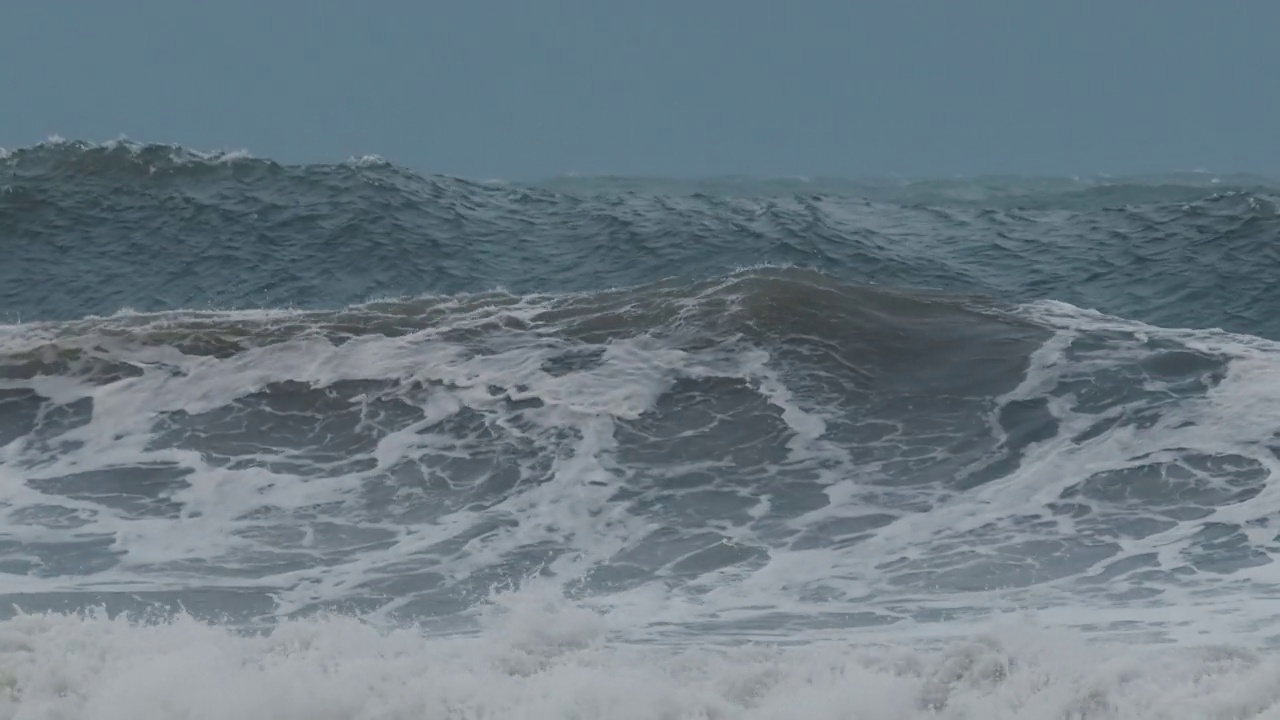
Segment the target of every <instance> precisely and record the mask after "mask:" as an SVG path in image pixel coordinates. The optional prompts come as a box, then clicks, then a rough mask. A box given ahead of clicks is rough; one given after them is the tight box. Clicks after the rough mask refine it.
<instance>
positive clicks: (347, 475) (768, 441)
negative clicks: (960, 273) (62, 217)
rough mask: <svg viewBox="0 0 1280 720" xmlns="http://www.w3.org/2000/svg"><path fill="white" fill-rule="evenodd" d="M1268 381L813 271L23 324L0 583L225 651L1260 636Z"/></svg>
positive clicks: (1213, 343)
mask: <svg viewBox="0 0 1280 720" xmlns="http://www.w3.org/2000/svg"><path fill="white" fill-rule="evenodd" d="M1277 368H1280V348H1277V347H1276V346H1275V344H1274V343H1273V342H1271V341H1267V340H1264V339H1261V338H1257V337H1252V336H1243V335H1232V334H1229V333H1225V332H1222V331H1216V330H1176V329H1164V328H1159V327H1156V326H1151V325H1146V324H1143V323H1137V322H1134V321H1128V320H1122V319H1119V318H1115V317H1111V316H1106V315H1102V314H1099V313H1096V312H1093V311H1087V310H1082V309H1080V308H1076V307H1074V306H1070V305H1066V304H1062V303H1036V304H1031V305H1026V306H1016V307H1014V306H1004V305H1001V304H998V303H993V302H991V301H989V300H985V299H982V298H977V297H960V296H949V295H940V294H930V293H918V292H905V291H898V290H886V289H882V288H876V287H868V286H858V285H850V284H847V283H844V282H842V281H840V280H838V279H836V278H833V277H832V276H829V275H826V274H823V273H818V272H816V271H813V270H807V269H802V268H790V269H776V268H760V269H753V270H746V271H742V272H739V273H735V274H732V275H729V276H726V277H722V278H719V279H715V280H708V281H704V282H701V283H693V284H689V283H686V282H684V281H677V280H670V281H666V282H661V283H656V284H649V285H645V286H639V287H632V288H623V289H617V290H610V291H602V292H591V293H572V294H548V295H516V294H510V293H485V294H476V295H461V296H452V297H432V298H422V299H417V300H405V301H384V302H377V303H369V304H364V305H359V306H353V307H350V308H346V309H342V310H337V311H320V310H316V311H302V310H293V311H285V310H276V311H252V312H251V311H245V312H238V313H217V312H191V311H186V312H179V313H162V314H138V313H133V314H122V315H117V316H111V317H104V318H93V319H84V320H78V321H71V322H65V323H59V322H42V323H29V324H23V325H18V326H7V327H5V328H3V330H2V331H0V458H2V459H3V465H0V473H3V475H4V478H3V479H4V482H3V483H0V486H3V487H4V488H6V491H5V493H6V494H5V495H4V496H3V497H0V501H3V502H4V503H5V506H6V510H5V518H6V520H7V523H6V528H7V529H6V533H5V535H4V537H3V542H4V543H7V545H3V546H0V548H7V549H5V550H4V555H3V556H2V557H0V567H3V568H5V569H6V572H8V573H10V575H9V577H10V580H9V581H8V582H7V585H6V592H8V593H10V595H9V596H8V597H7V598H6V599H7V600H9V601H10V602H11V603H13V604H16V605H17V606H19V607H23V608H25V609H28V610H40V609H59V610H76V609H82V608H84V607H87V606H94V605H102V606H104V607H107V608H108V609H110V610H112V611H113V612H118V611H126V610H130V609H132V611H134V612H138V611H140V610H141V609H143V608H146V607H163V608H168V609H169V611H172V610H173V608H174V607H185V608H187V609H188V610H189V611H191V612H196V613H197V614H203V613H204V612H213V611H215V610H216V613H218V615H219V616H226V617H231V618H236V619H237V621H239V622H256V621H264V620H266V619H279V618H285V617H294V616H300V615H313V614H316V613H323V612H333V611H340V612H343V613H354V614H357V615H361V616H368V617H371V618H381V619H386V620H397V619H398V620H400V621H403V620H406V619H413V620H414V621H415V622H425V623H428V624H430V625H431V626H432V627H434V628H436V629H441V630H444V629H449V630H458V629H465V628H468V627H472V628H473V629H474V621H475V617H474V614H473V610H474V608H476V607H477V604H478V603H481V602H483V600H484V598H486V597H488V596H489V594H490V593H491V592H492V591H493V589H494V588H495V587H505V586H515V587H519V586H523V585H524V584H526V583H527V582H530V581H532V580H533V579H534V578H537V577H542V578H544V579H549V580H550V581H551V582H553V583H554V584H555V586H556V587H557V588H559V589H561V590H562V591H563V592H564V593H566V594H567V596H569V597H571V598H575V599H576V600H577V601H579V602H580V603H582V604H583V606H584V607H588V608H595V609H602V610H610V611H615V612H616V611H619V610H620V609H621V610H628V609H629V613H630V616H632V617H635V618H644V620H643V622H642V623H641V624H640V625H639V626H638V627H635V628H632V636H633V637H652V638H663V637H676V638H680V637H686V636H688V635H689V634H694V635H702V634H706V633H712V634H714V635H716V636H718V637H734V636H741V637H758V638H773V639H778V638H792V639H797V640H798V639H809V640H816V639H819V638H821V637H823V636H825V635H827V634H829V633H830V632H832V631H833V629H848V628H875V627H879V626H903V627H911V626H915V625H932V624H937V623H939V622H941V621H945V622H946V623H948V624H957V623H961V622H962V621H964V620H965V619H966V618H969V619H976V618H981V617H983V616H985V615H986V614H988V613H990V612H991V611H992V610H999V609H1008V608H1014V607H1018V608H1024V609H1038V610H1041V611H1044V612H1051V611H1052V608H1055V607H1088V608H1091V611H1090V613H1086V614H1085V616H1087V617H1090V618H1091V620H1090V623H1092V624H1096V625H1098V629H1105V630H1107V631H1109V632H1115V631H1119V630H1123V629H1129V630H1136V629H1141V630H1143V631H1144V632H1148V633H1151V634H1152V635H1154V636H1164V637H1168V636H1171V635H1177V634H1179V633H1194V632H1198V631H1201V630H1204V631H1206V632H1207V631H1208V630H1209V629H1211V628H1216V629H1219V630H1220V629H1221V628H1222V626H1223V624H1227V625H1231V626H1232V627H1237V626H1239V625H1241V624H1244V625H1248V626H1249V627H1251V628H1252V629H1253V630H1252V631H1253V632H1255V633H1263V632H1264V630H1266V629H1269V628H1271V623H1272V621H1271V620H1267V619H1265V618H1263V617H1260V616H1258V615H1256V614H1254V613H1252V612H1241V611H1239V610H1238V609H1237V610H1236V611H1234V612H1233V613H1229V614H1220V613H1215V612H1212V611H1211V608H1213V607H1216V605H1215V603H1236V605H1232V607H1237V608H1238V603H1239V592H1245V593H1247V594H1254V595H1257V596H1267V595H1268V594H1269V593H1271V592H1272V589H1271V584H1270V583H1271V581H1270V579H1269V577H1270V575H1269V571H1268V566H1269V565H1270V563H1271V557H1272V554H1273V553H1274V552H1275V551H1276V548H1275V547H1274V541H1273V539H1272V538H1273V536H1274V534H1275V531H1274V528H1273V520H1272V518H1274V517H1275V516H1276V509H1277V505H1276V502H1277V500H1276V497H1275V494H1274V493H1272V492H1271V490H1270V488H1269V479H1270V478H1271V477H1272V473H1273V472H1274V469H1275V468H1276V463H1277V460H1276V456H1275V454H1274V452H1273V450H1272V449H1271V448H1272V446H1273V445H1274V441H1275V435H1274V432H1275V431H1274V428H1275V427H1277V426H1280V417H1276V416H1275V410H1274V408H1275V407H1280V402H1278V401H1277V398H1276V396H1275V389H1276V388H1277V387H1280V385H1277V384H1276V383H1275V382H1274V378H1275V377H1276V373H1277V372H1278V370H1277ZM1228 589H1234V592H1231V593H1226V590H1228ZM1223 593H1226V594H1225V595H1224V594H1223ZM1224 598H1228V599H1224ZM33 599H35V600H34V602H36V603H37V604H36V606H34V607H33V606H32V605H31V603H32V602H33ZM196 608H206V609H207V610H205V611H197V610H196ZM1104 617H1105V618H1109V619H1108V620H1105V621H1102V620H1099V619H1098V618H1104ZM1237 629H1238V627H1237ZM1267 631H1269V630H1267Z"/></svg>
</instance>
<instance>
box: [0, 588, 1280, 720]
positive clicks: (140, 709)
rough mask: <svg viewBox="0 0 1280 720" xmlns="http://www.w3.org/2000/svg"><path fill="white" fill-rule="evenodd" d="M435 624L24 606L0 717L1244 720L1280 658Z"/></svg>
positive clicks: (516, 617)
mask: <svg viewBox="0 0 1280 720" xmlns="http://www.w3.org/2000/svg"><path fill="white" fill-rule="evenodd" d="M500 604H501V607H500V608H499V610H498V611H497V612H494V613H492V614H491V616H490V617H488V618H487V619H486V621H485V624H484V628H483V629H482V631H481V632H480V633H479V634H477V635H475V636H467V637H432V636H429V635H425V634H423V633H421V632H419V631H416V630H411V629H399V630H391V631H385V630H379V629H376V628H374V627H371V626H369V625H367V624H365V623H362V622H360V621H357V620H354V619H350V618H343V617H334V618H327V619H311V620H303V621H286V622H283V623H281V624H280V625H279V626H278V627H276V628H275V629H274V630H272V631H271V632H270V633H268V634H265V635H243V634H237V633H235V632H233V631H231V630H229V629H226V628H223V627H217V626H210V625H206V624H201V623H198V622H196V621H193V620H190V619H186V618H178V619H176V620H173V621H170V622H166V623H162V624H143V623H131V622H128V621H125V620H122V619H119V618H117V619H107V618H105V617H101V616H100V617H89V618H84V617H73V616H60V615H34V616H23V617H18V618H15V619H12V620H9V621H6V622H3V623H0V718H3V719H4V720H28V719H35V718H42V719H43V718H76V719H77V720H125V719H126V718H128V719H129V720H150V719H152V718H155V719H156V720H160V719H164V720H171V719H173V718H187V719H189V720H205V719H208V720H214V719H219V720H221V719H223V718H225V719H228V720H230V719H232V718H234V719H237V720H239V719H240V718H274V719H277V720H291V719H293V718H297V719H298V720H302V719H304V718H305V719H306V720H325V719H331V720H351V719H359V720H383V719H386V720H391V719H404V720H408V719H410V718H413V719H415V720H416V719H418V718H455V719H457V720H471V719H475V720H479V719H481V718H484V719H486V720H503V719H505V718H513V719H515V718H520V719H522V720H540V719H544V718H545V719H546V720H553V719H554V720H562V719H564V718H575V719H580V720H587V719H595V718H600V719H601V720H604V719H606V718H607V719H609V720H650V719H652V720H684V719H688V720H707V719H712V718H714V719H718V720H730V719H734V720H738V719H741V720H765V719H769V720H797V719H805V720H809V719H813V720H907V719H909V718H925V717H929V718H939V719H955V720H961V719H964V720H978V719H981V720H1065V719H1077V720H1083V719H1084V718H1088V719H1089V720H1108V719H1115V720H1144V719H1146V718H1151V719H1156V718H1159V719H1162V720H1169V719H1173V718H1186V719H1188V720H1191V719H1195V720H1227V719H1228V718H1231V719H1233V720H1239V719H1243V718H1259V719H1264V718H1277V717H1280V704H1278V703H1280V659H1277V658H1275V657H1272V656H1270V655H1258V654H1255V653H1252V652H1249V651H1244V650H1232V649H1230V648H1222V647H1216V648H1199V649H1197V648H1178V649H1173V650H1169V649H1157V648H1141V647H1139V648H1134V647H1123V646H1110V645H1088V644H1085V643H1084V642H1082V641H1081V640H1080V639H1079V638H1078V637H1075V636H1072V635H1070V634H1066V633H1062V632H1054V631H1045V630H1039V629H1035V628H1032V627H1029V626H1025V625H1023V626H1020V627H1016V628H1015V627H1012V626H996V627H992V628H991V629H990V631H989V632H987V633H984V634H982V635H976V636H972V637H969V638H965V639H957V640H952V641H947V642H943V643H941V644H937V645H933V646H919V645H912V644H909V643H905V642H894V641H892V640H890V641H888V642H882V643H876V644H868V643H865V642H855V641H854V640H852V639H845V640H838V639H833V640H831V641H828V642H824V643H818V644H812V645H807V646H799V647H777V646H765V645H754V646H752V645H747V646H714V645H685V646H661V645H636V644H629V643H626V642H624V641H621V640H618V639H616V638H613V637H611V636H610V633H609V622H608V619H607V618H600V617H598V616H596V615H595V614H593V613H590V612H585V611H582V610H580V609H577V608H573V607H572V606H567V605H565V604H564V603H546V602H545V601H544V600H543V599H541V598H537V597H527V596H526V597H519V596H517V597H515V598H505V599H500Z"/></svg>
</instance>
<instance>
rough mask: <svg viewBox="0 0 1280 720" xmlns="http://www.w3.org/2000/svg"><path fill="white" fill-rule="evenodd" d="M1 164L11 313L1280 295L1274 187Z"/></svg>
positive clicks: (151, 163)
mask: <svg viewBox="0 0 1280 720" xmlns="http://www.w3.org/2000/svg"><path fill="white" fill-rule="evenodd" d="M0 172H3V175H4V178H3V180H0V186H3V190H2V191H0V228H3V232H4V234H5V237H7V238H10V239H11V242H10V244H9V245H8V249H7V250H6V253H7V256H6V258H5V262H2V263H0V308H2V309H0V314H2V315H3V317H4V318H5V319H7V320H8V321H10V322H16V321H19V320H30V319H59V320H69V319H74V318H78V317H83V316H85V315H91V314H93V315H102V314H110V313H113V312H116V311H118V310H120V309H122V308H132V309H134V310H136V311H140V312H154V311H165V310H177V309H179V308H200V309H221V310H234V309H253V308H272V307H294V308H300V309H331V310H332V309H337V308H341V307H344V306H349V305H353V304H358V303H362V302H367V301H369V300H372V299H378V298H387V297H414V296H421V295H428V294H436V295H455V294H459V293H477V292H484V291H488V290H492V289H494V288H495V287H500V288H505V289H507V290H509V291H511V292H514V293H519V294H528V293H535V292H590V291H598V290H603V289H606V288H609V287H630V286H637V285H643V284H647V283H651V282H654V281H656V280H658V279H661V278H683V279H684V280H687V281H699V280H709V279H714V278H716V277H720V276H722V275H723V274H724V273H725V272H726V271H728V270H730V269H732V268H741V267H755V266H759V265H774V266H796V267H803V268H809V269H813V270H817V271H821V272H824V273H826V274H829V275H832V276H833V277H837V278H839V279H840V280H841V281H843V282H846V283H852V284H875V285H878V286H890V287H905V288H915V289H921V290H934V291H940V292H950V293H958V294H985V295H988V296H991V297H993V298H996V299H997V300H999V301H1001V302H1005V303H1009V304H1016V303H1026V302H1033V301H1038V300H1059V301H1063V302H1069V303H1072V304H1075V305H1078V306H1083V307H1092V308H1097V309H1099V310H1101V311H1104V312H1107V313H1110V314H1114V315H1120V316H1124V317H1131V318H1134V319H1139V320H1142V321H1145V322H1150V323H1154V324H1158V325H1164V326H1191V327H1221V328H1224V329H1227V330H1232V331H1236V332H1244V333H1249V334H1254V335H1263V336H1269V337H1280V324H1278V323H1280V320H1277V319H1276V317H1275V314H1274V313H1268V312H1266V308H1269V307H1274V306H1276V305H1277V303H1280V294H1278V293H1280V289H1277V288H1280V286H1277V285H1276V283H1274V282H1272V281H1271V280H1272V276H1273V274H1274V273H1273V270H1274V268H1275V267H1276V263H1277V257H1276V252H1277V250H1276V248H1275V243H1274V242H1273V239H1274V237H1275V236H1276V233H1277V232H1280V215H1278V214H1277V212H1276V196H1275V193H1274V191H1272V190H1267V189H1259V188H1257V187H1253V188H1244V187H1237V188H1234V189H1233V188H1232V187H1227V186H1226V185H1224V184H1207V185H1206V184H1203V183H1201V184H1200V185H1196V184H1194V183H1191V182H1190V181H1185V182H1184V183H1183V184H1182V185H1177V186H1174V185H1162V184H1145V185H1141V184H1137V183H1136V181H1133V182H1130V183H1128V184H1123V183H1120V184H1112V185H1100V184H1097V183H1094V184H1089V183H1084V184H1080V183H1076V182H1075V181H1071V182H1068V183H1067V184H1065V185H1063V184H1062V182H1058V181H1049V180H1044V181H1032V180H1027V181H1019V182H1021V183H1022V184H1020V185H1019V184H1017V183H1014V182H1013V181H1008V183H1013V184H1008V183H1006V184H1008V187H1009V188H1015V189H1010V190H1008V192H1010V193H1013V194H1015V195H1018V196H1020V197H1024V198H1028V199H1030V200H1034V202H1030V201H1029V202H1028V203H1024V204H1027V205H1028V208H1022V209H1019V208H1017V207H1015V206H1014V205H1010V204H1008V203H1004V202H1003V201H999V202H997V201H996V200H994V199H991V198H988V199H985V200H984V199H982V198H983V197H986V196H985V195H983V193H987V190H981V191H976V192H978V199H976V200H974V201H973V202H968V201H965V202H952V201H949V200H946V199H945V198H943V197H941V196H942V195H947V194H948V193H951V192H952V190H956V191H957V192H959V191H960V190H961V189H963V188H968V187H971V186H973V187H977V186H976V185H973V183H978V184H979V185H981V183H979V181H973V182H972V183H970V184H965V182H961V183H959V184H958V185H957V184H956V183H943V184H941V185H937V183H935V184H934V185H928V187H925V186H924V185H921V184H920V183H916V184H913V185H911V186H910V187H911V188H914V189H910V190H909V191H906V192H907V193H908V195H910V194H911V193H916V195H917V196H916V197H915V198H914V199H912V197H908V196H897V195H892V193H891V194H890V195H884V196H883V197H879V199H871V200H868V199H867V196H868V194H867V193H863V192H862V191H861V190H859V189H858V188H860V187H863V185H857V184H844V185H841V184H839V183H837V184H827V185H823V184H822V183H821V182H818V181H813V182H804V183H801V184H800V185H795V186H794V187H793V185H792V184H788V183H795V182H799V181H776V182H774V181H769V182H760V183H755V184H752V183H747V182H745V181H743V182H740V183H738V185H739V186H741V187H744V188H746V187H750V188H754V190H753V191H752V192H750V193H747V192H735V191H733V190H732V188H726V187H724V183H721V182H718V181H711V180H709V181H705V182H703V183H702V184H698V183H692V184H690V183H683V182H681V181H653V182H652V183H649V184H648V185H646V186H645V187H644V188H640V189H636V188H634V187H628V186H626V185H625V184H620V183H621V181H614V180H590V179H579V180H575V181H574V183H578V184H577V185H572V186H565V185H564V182H563V181H556V182H552V183H549V184H544V185H537V184H534V185H530V184H524V185H521V184H492V183H473V182H469V181H466V180H461V179H456V178H448V177H425V176H422V175H419V174H416V173H414V172H411V171H409V170H406V169H404V168H399V167H396V166H394V165H391V164H388V163H386V162H381V161H378V160H373V159H368V160H355V161H352V162H347V163H340V164H331V165H282V164H278V163H275V162H273V161H271V160H266V159H259V158H253V157H248V156H243V155H237V154H221V155H218V154H214V155H207V154H200V153H195V152H194V151H188V150H185V149H182V148H178V147H173V146H159V145H136V144H130V143H115V144H107V145H102V146H89V145H86V144H83V143H70V142H58V143H51V144H45V145H39V146H36V147H34V148H28V149H23V150H18V151H14V152H13V153H11V154H10V155H9V156H8V157H6V158H5V159H4V160H2V161H0ZM646 182H647V181H646ZM700 182H702V181H700ZM966 182H968V181H966ZM1001 182H1004V181H1001ZM1063 182H1066V181H1063ZM593 183H594V184H593ZM779 183H781V184H779ZM990 184H991V183H987V185H990ZM996 184H997V185H998V183H996ZM987 185H982V187H987ZM865 187H867V188H870V187H878V186H875V185H874V183H873V184H869V185H866V186H865ZM886 187H889V186H886ZM895 187H896V186H895ZM1001 187H1003V186H1001ZM931 188H932V189H931ZM939 188H942V189H939ZM948 188H949V189H948ZM1170 188H1174V189H1170ZM1178 188H1180V189H1178ZM889 189H890V190H892V192H894V193H896V192H898V190H893V189H892V188H889ZM686 191H688V192H686ZM993 192H995V191H993ZM1003 192H1005V191H1004V190H1000V191H998V192H997V194H999V193H1003ZM920 193H924V194H926V195H927V194H930V193H932V194H937V195H939V198H938V199H937V201H936V202H935V201H934V200H927V201H926V200H925V199H924V196H923V195H920ZM1068 195H1071V196H1072V197H1073V198H1075V199H1073V200H1070V202H1059V201H1058V200H1055V199H1054V198H1059V199H1061V198H1065V197H1067V196H1068ZM870 196H871V197H873V198H874V197H876V196H875V194H874V193H871V194H870ZM1036 198H1038V200H1037V199H1036ZM140 278H144V279H145V282H139V279H140ZM51 288H57V289H58V292H50V289H51Z"/></svg>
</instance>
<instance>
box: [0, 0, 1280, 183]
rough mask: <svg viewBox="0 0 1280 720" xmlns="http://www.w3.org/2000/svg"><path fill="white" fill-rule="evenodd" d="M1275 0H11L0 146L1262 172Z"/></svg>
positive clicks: (2, 48)
mask: <svg viewBox="0 0 1280 720" xmlns="http://www.w3.org/2000/svg"><path fill="white" fill-rule="evenodd" d="M1277 33H1280V2H1276V0H1221V1H1220V2H1211V1H1209V0H1198V1H1196V2H1191V1H1189V0H1158V1H1157V0H1149V1H1141V0H1109V1H1104V0H1054V1H1051V0H988V1H986V2H964V1H961V0H950V1H947V0H914V1H913V0H792V1H791V2H782V0H773V1H771V2H762V1H760V0H682V1H678V0H637V1H633V2H622V1H621V0H561V1H556V0H542V1H535V0H526V1H524V2H520V1H518V0H434V1H433V0H419V1H417V2H409V1H408V0H403V1H401V0H385V1H379V0H373V1H371V2H365V3H360V2H352V1H350V0H345V1H344V2H331V1H329V0H307V1H305V2H304V1H303V0H218V1H217V2H184V1H182V0H113V1H112V2H102V1H101V0H44V1H37V0H8V1H7V2H5V3H3V5H0V37H2V39H3V42H0V108H2V109H0V146H3V147H9V148H12V147H15V146H24V145H31V144H33V143H35V142H38V141H40V140H42V139H43V138H45V137H46V136H48V135H50V134H52V133H57V134H60V135H62V136H64V137H67V138H74V139H85V140H95V141H96V140H106V139H111V138H114V137H118V136H120V135H121V134H124V135H126V136H128V137H129V138H131V139H134V140H140V141H155V142H178V143H182V144H184V145H188V146H191V147H195V148H200V149H214V148H227V149H238V148H246V149H248V150H250V151H251V152H253V153H254V154H256V155H259V156H264V157H271V158H275V159H278V160H284V161H329V160H341V159H345V158H346V157H348V156H352V155H355V156H359V155H364V154H370V153H376V154H379V155H382V156H383V157H385V158H387V159H388V160H391V161H393V162H396V163H398V164H402V165H407V166H410V167H413V168H415V169H417V170H420V171H424V172H441V173H450V174H457V175H462V176H467V177H478V178H488V177H504V178H513V179H514V178H528V177H535V176H546V175H557V174H562V173H566V172H571V171H577V172H584V173H615V174H658V175H690V174H693V175H704V174H721V173H749V174H758V175H774V176H777V175H837V176H862V175H878V174H888V173H902V174H913V175H919V174H927V175H950V174H955V173H964V174H978V173H992V172H1022V173H1066V174H1071V173H1086V174H1091V173H1096V172H1115V173H1123V172H1142V171H1159V170H1176V169H1193V168H1207V169H1211V170H1216V171H1251V172H1262V173H1266V174H1280V77H1278V76H1280V41H1278V40H1277V37H1278V35H1277Z"/></svg>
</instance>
